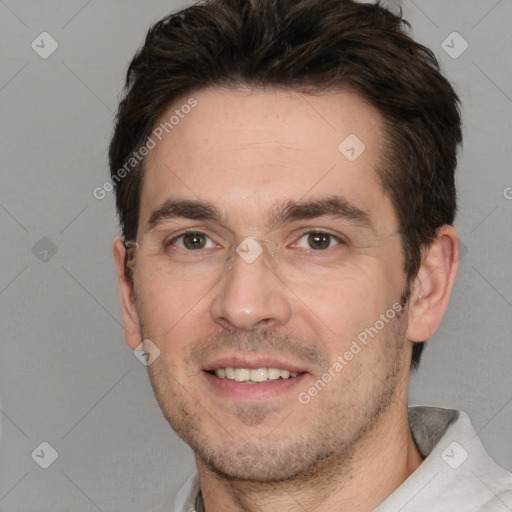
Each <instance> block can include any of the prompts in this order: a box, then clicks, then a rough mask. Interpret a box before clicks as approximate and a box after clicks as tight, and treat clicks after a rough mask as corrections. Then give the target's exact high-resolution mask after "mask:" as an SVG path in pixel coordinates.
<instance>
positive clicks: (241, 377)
mask: <svg viewBox="0 0 512 512" xmlns="http://www.w3.org/2000/svg"><path fill="white" fill-rule="evenodd" d="M208 373H209V374H210V375H215V376H216V377H218V378H219V379H228V380H233V381H235V382H246V383H249V384H256V383H262V382H270V381H274V380H278V379H284V380H288V379H293V378H295V377H298V376H299V375H302V373H299V372H290V371H289V370H281V369H279V368H255V369H248V368H230V367H228V368H217V369H216V370H211V371H209V372H208Z"/></svg>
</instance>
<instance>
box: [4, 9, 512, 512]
mask: <svg viewBox="0 0 512 512" xmlns="http://www.w3.org/2000/svg"><path fill="white" fill-rule="evenodd" d="M188 3H190V2H177V1H164V0H146V1H144V2H140V1H137V0H124V1H119V0H116V1H109V2H104V1H103V2H101V1H99V0H91V1H89V2H86V1H84V0H67V1H65V2H64V1H60V2H59V1H44V2H43V1H35V0H33V1H14V0H0V20H1V21H0V40H1V46H0V48H1V70H0V112H1V114H2V115H1V117H0V130H1V141H2V157H1V173H2V174H1V176H2V178H1V187H0V229H1V234H2V236H1V243H0V258H1V266H0V311H1V319H2V320H1V322H2V323H1V333H2V357H1V359H0V407H1V413H0V429H1V430H0V509H1V510H3V511H5V512H10V511H13V512H14V511H23V512H32V511H38V512H44V511H52V512H59V511H69V510H73V511H75V512H82V511H83V512H89V511H91V512H92V511H98V510H100V511H103V512H110V511H118V512H120V511H124V512H130V511H148V510H152V509H153V508H154V507H157V506H158V505H159V504H161V503H163V502H165V501H166V500H170V499H172V497H173V495H174V493H175V492H176V490H177V489H178V488H179V487H180V486H181V485H182V483H183V482H184V481H185V479H186V477H187V476H188V475H189V474H190V473H191V472H192V470H193V467H194V464H193V459H192V456H191V454H190V452H189V450H188V448H187V447H186V446H185V445H184V444H183V443H182V442H181V441H179V440H178V439H177V438H176V436H175V435H174V433H173V432H172V431H171V429H170V427H169V426H168V424H167V423H166V421H165V420H164V419H163V416H162V414H161V413H160V410H159V409H158V406H157V405H156V402H155V400H154V398H153V393H152V390H151V387H150V384H149V380H148V378H147V374H146V369H145V367H144V366H143V365H142V364H141V363H140V362H139V361H138V360H137V359H136V358H135V357H134V355H133V353H132V352H131V351H130V350H129V349H128V348H127V347H126V345H125V344H124V338H123V330H122V324H121V315H120V306H119V298H118V291H117V283H116V280H115V276H114V267H113V263H112V256H111V243H112V240H113V238H114V237H115V236H116V235H117V233H118V228H117V221H116V218H115V212H114V203H113V198H112V195H111V194H108V195H107V197H106V198H105V199H103V200H97V199H95V198H94V197H93V194H92V191H93V189H94V188H95V187H98V186H101V185H102V184H103V183H104V181H105V180H106V179H107V175H108V171H107V165H106V149H107V146H108V142H109V136H110V133H111V129H112V120H113V112H114V111H115V109H116V106H117V101H118V98H119V94H120V91H121V87H122V83H123V79H124V73H125V70H126V67H127V65H128V62H129V60H130V59H131V57H132V56H133V53H134V52H135V50H136V48H137V47H139V46H140V45H141V44H142V42H143V38H144V36H145V34H146V31H147V29H148V27H149V25H150V24H151V23H153V22H155V21H157V20H158V19H159V18H161V17H162V16H164V15H166V14H168V13H169V12H170V11H171V10H174V9H176V8H178V7H181V6H184V5H186V4H188ZM404 10H405V17H406V19H408V20H409V21H410V22H411V23H412V25H413V34H414V36H415V37H416V38H417V39H418V40H419V41H421V42H423V43H425V44H426V45H428V46H429V47H431V48H433V49H434V51H435V52H436V54H437V55H438V57H439V59H440V61H441V63H442V67H443V69H444V71H445V72H446V74H447V75H448V77H449V78H450V79H451V80H452V81H453V82H454V84H455V87H456V89H457V91H458V92H459V93H460V95H461V97H462V100H463V104H464V113H463V115H464V123H465V128H464V133H465V143H464V150H463V153H462V155H461V158H460V164H459V168H458V175H457V182H458V190H459V203H460V209H459V214H458V218H457V222H456V227H457V229H458V231H459V233H460V237H461V240H462V243H463V247H464V255H463V257H462V260H461V268H460V271H459V275H458V278H457V281H456V284H455V289H454V292H453V297H452V301H451V303H450V306H449V308H448V312H447V314H446V316H445V319H444V320H443V323H442V325H441V327H440V329H439V331H438V332H437V334H436V336H435V337H434V338H432V340H431V341H430V342H429V344H428V348H427V350H426V352H425V353H424V358H423V362H422V364H421V368H420V370H419V373H418V374H417V375H416V376H415V377H414V378H413V380H412V383H411V400H410V402H411V403H412V404H435V405H439V406H444V407H450V408H458V409H463V410H465V411H466V412H467V413H468V414H469V416H470V417H471V419H472V421H473V424H474V426H475V429H476V430H477V431H478V433H479V436H480V438H481V439H482V442H483V444H484V445H485V447H486V448H487V450H488V451H489V453H490V454H491V455H492V457H493V458H494V459H495V460H496V461H497V462H498V463H499V464H500V465H502V466H504V467H505V468H507V469H509V470H512V375H511V372H510V361H511V356H512V336H511V331H512V286H511V285H512V268H511V259H512V258H511V255H512V240H511V234H512V229H511V228H512V200H511V199H507V197H506V196H508V197H509V198H510V197H511V196H512V189H510V188H507V187H512V172H511V165H510V163H511V143H510V142H511V141H510V133H511V111H512V100H511V97H512V74H511V72H510V62H509V58H510V57H509V56H510V49H511V47H512V44H511V43H512V40H511V31H510V29H509V26H510V20H511V19H512V1H511V0H500V1H497V0H479V1H467V0H464V1H463V0H458V1H451V2H446V1H442V0H430V1H426V0H414V1H406V2H405V3H404ZM43 31H47V32H49V33H50V34H51V36H52V37H53V38H54V39H55V40H56V41H57V42H58V45H59V46H58V49H57V50H56V51H55V52H54V53H53V54H52V55H51V56H49V57H48V58H46V59H43V58H41V57H40V56H39V55H38V54H37V53H36V52H35V51H34V50H33V49H32V48H31V43H32V41H34V40H36V42H37V41H40V38H38V36H39V34H41V33H42V32H43ZM453 31H457V32H458V33H460V34H461V36H462V37H463V38H464V39H465V40H466V41H467V43H468V44H469V47H468V48H467V50H466V51H465V52H464V53H462V54H461V55H460V56H458V57H457V58H453V56H450V55H448V53H447V52H446V51H445V50H444V49H443V48H442V46H441V45H442V42H443V41H444V40H445V39H446V38H447V36H449V35H450V34H451V33H452V32H453ZM447 44H448V45H449V46H452V47H453V48H452V49H451V50H450V51H451V52H452V54H453V53H454V52H455V53H457V52H458V51H460V49H461V48H462V46H461V44H463V42H462V41H461V40H459V39H457V38H455V39H453V36H452V37H451V38H448V40H447V43H445V45H447ZM45 48H46V49H48V48H49V45H48V40H47V42H46V43H45ZM507 68H508V69H507ZM507 191H508V192H507ZM44 237H46V239H45V238H44ZM42 238H43V240H42V241H41V239H42ZM47 239H49V240H50V241H51V243H50V242H49V241H48V240H47ZM52 244H53V245H52ZM55 250H56V251H57V252H56V253H55V254H53V252H55ZM45 251H46V252H45ZM43 441H46V442H48V443H50V445H51V446H52V447H54V449H55V450H56V451H57V452H58V458H57V460H56V461H55V462H54V463H53V464H52V465H51V466H50V467H49V468H48V469H42V468H41V467H39V465H38V464H36V460H39V461H41V460H42V459H43V457H42V456H40V457H39V459H38V458H37V456H34V458H33V457H31V453H32V452H33V451H34V450H35V449H36V448H37V447H38V446H39V445H40V443H41V442H43ZM37 453H39V454H40V455H41V452H40V449H39V451H37V450H36V454H37ZM48 456H49V452H48V450H46V453H45V457H48ZM169 510H170V509H169Z"/></svg>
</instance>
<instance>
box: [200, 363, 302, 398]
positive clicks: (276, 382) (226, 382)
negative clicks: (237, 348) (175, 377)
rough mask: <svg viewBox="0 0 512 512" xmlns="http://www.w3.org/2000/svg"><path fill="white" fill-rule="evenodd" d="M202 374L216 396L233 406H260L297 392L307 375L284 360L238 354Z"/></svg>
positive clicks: (215, 364)
mask: <svg viewBox="0 0 512 512" xmlns="http://www.w3.org/2000/svg"><path fill="white" fill-rule="evenodd" d="M202 374H203V376H204V378H205V380H206V383H207V384H208V388H209V389H210V391H211V392H213V393H214V394H215V395H216V396H221V397H223V398H224V399H226V398H227V399H229V400H230V401H235V402H244V403H261V402H269V401H272V400H274V399H277V398H279V397H284V396H286V395H289V394H290V393H292V392H293V391H294V390H295V391H296V388H297V386H298V385H299V382H301V381H303V379H304V378H306V376H307V375H308V372H307V370H305V368H304V367H300V366H295V365H293V364H291V363H288V362H285V361H284V360H278V359H274V358H270V357H266V356H262V355H260V354H254V353H253V354H249V353H245V354H240V353H239V354H237V355H235V356H232V357H229V356H227V357H223V358H220V359H217V360H216V361H212V362H211V363H210V364H208V365H207V366H205V367H204V368H203V371H202Z"/></svg>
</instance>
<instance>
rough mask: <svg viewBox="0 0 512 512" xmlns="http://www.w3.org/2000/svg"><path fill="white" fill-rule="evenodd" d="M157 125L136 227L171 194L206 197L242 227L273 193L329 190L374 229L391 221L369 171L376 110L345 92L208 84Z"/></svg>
mask: <svg viewBox="0 0 512 512" xmlns="http://www.w3.org/2000/svg"><path fill="white" fill-rule="evenodd" d="M190 104H193V105H195V106H194V107H193V108H184V107H183V106H184V105H190ZM171 118H172V119H171ZM165 123H167V124H165ZM158 127H160V130H159V132H162V133H160V134H159V136H155V133H157V134H158V133H159V132H155V130H154V131H153V134H152V138H153V139H154V141H155V143H156V145H155V147H154V148H153V149H151V151H150V153H149V154H148V156H147V158H146V162H145V175H144V180H143V185H142V193H141V211H140V218H139V228H140V226H141V225H143V224H144V223H145V222H147V220H148V219H149V218H150V216H151V214H152V212H154V211H155V210H156V209H158V207H159V206H161V205H162V204H163V203H165V202H166V201H168V200H169V199H173V200H174V199H180V200H181V199H194V200H204V201H208V202H210V203H212V204H215V205H216V207H217V209H218V210H219V212H221V215H222V216H223V217H224V218H225V219H226V220H227V222H231V223H233V226H234V227H242V226H244V228H247V227H252V226H253V225H256V224H257V223H258V221H259V219H260V218H261V217H262V216H263V214H264V212H265V211H268V210H270V209H272V208H273V207H275V205H276V204H278V203H282V202H284V201H300V200H305V199H321V198H324V197H327V196H332V195H341V196H343V197H345V198H347V199H348V200H350V201H351V202H352V203H354V204H355V205H357V206H358V207H360V208H361V209H364V210H367V211H369V212H370V214H371V215H372V216H373V217H374V221H375V223H376V224H377V225H376V227H377V229H378V230H380V231H382V232H385V231H390V230H391V229H393V228H395V227H396V224H397V223H396V219H395V214H394V210H393V208H392V205H391V203H390V201H389V199H388V198H387V197H386V196H385V195H384V193H383V190H382V188H381V186H380V182H379V180H378V175H377V167H378V165H379V164H380V162H381V151H382V140H383V131H382V130H383V123H382V117H381V115H380V114H379V112H378V111H377V110H376V109H374V108H373V107H371V106H370V105H368V104H367V103H366V102H365V101H364V100H363V99H362V98H361V97H360V96H359V95H357V94H355V93H353V92H347V91H336V92H329V93H323V94H317V95H313V94H302V93H297V92H293V91H290V90H283V89H266V90H263V89H237V90H234V89H221V88H208V89H205V90H202V91H199V92H196V93H194V94H191V95H190V96H184V97H182V98H180V99H179V100H177V101H175V102H174V103H173V104H172V105H171V106H170V107H169V108H168V109H167V110H166V111H165V112H164V113H163V114H162V116H161V117H160V119H159V120H158V121H157V123H156V124H155V128H156V129H158ZM162 128H163V129H162ZM159 139H161V140H159Z"/></svg>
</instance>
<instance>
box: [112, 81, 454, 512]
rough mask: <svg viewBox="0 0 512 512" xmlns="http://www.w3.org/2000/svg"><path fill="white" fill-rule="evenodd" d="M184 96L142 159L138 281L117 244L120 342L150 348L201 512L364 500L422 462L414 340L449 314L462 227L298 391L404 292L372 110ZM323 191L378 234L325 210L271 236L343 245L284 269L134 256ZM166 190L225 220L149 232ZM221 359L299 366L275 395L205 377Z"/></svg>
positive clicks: (229, 238) (327, 102) (276, 94)
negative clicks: (167, 128) (344, 360)
mask: <svg viewBox="0 0 512 512" xmlns="http://www.w3.org/2000/svg"><path fill="white" fill-rule="evenodd" d="M193 96H194V98H195V99H196V100H197V107H195V108H194V110H193V111H192V112H191V113H190V114H189V115H188V116H187V117H186V118H185V119H183V120H182V121H181V122H180V124H179V125H177V126H176V127H175V128H174V129H173V130H172V132H170V133H169V134H168V135H167V136H166V137H164V138H163V139H162V141H161V142H159V143H158V145H157V146H156V147H155V148H154V149H152V150H151V152H150V154H149V155H148V157H147V161H146V174H145V177H144V181H143V188H142V195H141V209H140V218H139V229H138V234H137V242H138V243H139V245H140V253H137V256H138V258H139V259H137V258H136V265H135V267H134V289H133V288H132V286H131V283H130V282H129V281H128V280H127V279H126V277H125V274H124V259H125V249H124V247H123V245H122V241H121V239H117V240H116V241H115V243H114V257H115V262H116V269H117V274H118V279H119V285H120V290H121V302H122V311H123V318H124V324H125V335H126V341H127V344H128V346H129V347H130V348H131V349H135V348H136V347H137V346H138V345H139V344H140V343H141V341H142V339H145V338H148V339H150V340H151V341H152V342H153V343H154V344H155V345H156V346H157V347H158V348H159V350H160V355H159V356H158V357H157V358H156V359H155V361H154V362H153V363H152V364H151V365H150V366H149V367H148V369H149V373H150V378H151V382H152V385H153V388H154V391H155V395H156V397H157V399H158V401H159V404H160V407H161V409H162V411H163V413H164V415H165V416H166V418H167V419H168V421H169V422H170V424H171V425H172V427H173V428H174V429H175V430H176V431H177V433H178V434H179V435H180V436H181V437H182V438H183V439H184V440H185V441H186V442H187V443H188V444H189V445H190V446H191V447H192V448H193V450H194V452H195V454H196V463H197V468H198V473H199V478H200V485H201V490H202V494H203V498H204V504H205V509H206V511H208V512H210V511H216V510H222V511H227V512H235V511H260V510H279V511H304V510H320V509H321V510H326V511H335V510H336V511H344V510H346V511H348V510H350V511H363V510H371V509H373V508H375V507H376V506H377V505H378V504H379V503H381V502H382V501H383V500H384V499H385V498H386V497H387V496H388V495H389V494H391V493H392V492H393V491H394V490H395V489H396V488H397V487H398V486H399V485H400V484H401V483H402V482H403V481H404V480H405V479H406V478H407V477H408V476H409V475H410V474H411V473H412V472H414V471H415V470H416V469H417V468H418V466H419V465H420V464H421V462H422V460H423V458H422V456H421V454H420V453H419V451H418V449H417V448H416V445H415V443H414V440H413V438H412V436H411V433H410V430H409V425H408V418H407V396H408V385H409V378H410V359H411V350H412V345H413V343H412V342H421V341H423V340H425V339H427V338H429V337H430V336H431V335H432V334H433V333H434V332H435V331H436V329H437V327H438V325H439V323H440V321H441V318H442V316H443V314H444V312H445V309H446V306H447V303H448V300H449V296H450V293H451V289H452V285H453V282H454V279H455V275H456V272H457V268H458V255H459V252H458V250H459V246H458V239H457V234H456V232H455V230H454V229H453V227H451V226H443V227H441V228H440V229H439V230H438V233H437V237H436V238H435V240H434V241H433V243H432V244H431V246H430V247H429V248H428V249H427V250H425V251H424V254H423V260H422V266H421V268H420V270H419V272H418V275H417V276H416V278H415V280H414V282H412V283H410V284H411V293H410V296H409V300H408V302H407V304H406V305H405V308H404V310H403V311H402V312H401V314H400V315H398V316H396V317H395V318H393V320H391V321H389V322H388V323H386V324H385V326H384V328H382V329H380V330H379V332H378V334H377V335H376V336H375V337H373V338H371V340H370V341H369V342H368V344H367V345H366V346H365V347H364V348H363V349H362V350H361V351H360V352H359V353H357V354H356V355H354V357H353V359H351V360H350V361H348V364H346V366H344V367H343V369H342V370H341V371H339V372H334V373H333V374H334V375H335V376H334V377H333V378H332V379H331V380H330V382H328V384H327V385H326V386H325V387H323V388H322V389H321V391H319V392H318V393H317V394H316V396H314V397H313V398H312V399H311V400H310V401H309V403H307V404H303V403H301V402H300V401H299V400H298V399H297V397H298V394H299V393H300V392H303V391H307V390H308V389H309V388H310V387H311V386H313V385H314V383H315V382H316V381H318V379H319V378H322V375H324V374H325V372H327V371H328V369H329V368H332V365H333V364H334V362H335V361H336V360H337V357H338V356H340V355H343V354H345V352H346V351H347V350H349V349H350V346H351V343H352V342H353V341H354V340H356V339H357V335H358V334H359V333H361V332H362V331H364V329H365V328H368V327H370V326H373V325H375V323H376V320H378V319H379V318H380V315H381V314H383V313H385V312H386V311H387V310H389V309H390V308H391V307H392V305H393V304H396V303H397V301H399V299H400V297H401V295H402V292H403V291H404V290H405V289H406V288H407V283H406V282H405V274H404V272H403V253H402V247H401V243H400V238H399V237H398V236H393V233H396V232H397V229H398V219H397V217H396V214H395V211H394V209H393V206H392V203H391V201H390V200H389V198H388V197H387V196H386V195H385V194H384V192H383V190H382V187H381V185H380V183H379V180H378V176H377V169H378V166H379V165H380V163H381V161H382V155H381V152H382V147H381V141H382V140H383V132H382V117H381V115H380V114H379V112H378V111H376V110H375V109H374V108H372V107H371V106H369V105H368V104H366V103H365V102H364V101H363V100H362V98H361V97H359V96H358V95H357V94H355V93H352V92H348V91H336V92H329V93H324V94H322V95H310V94H308V95H305V94H298V93H295V92H291V91H289V90H277V89H267V90H265V91H263V90H260V89H237V90H233V89H220V88H209V89H205V90H202V91H199V92H197V93H196V94H194V95H193ZM186 99H187V98H184V99H180V100H179V101H176V102H174V103H173V105H171V106H170V107H169V110H168V112H167V111H166V112H165V113H164V114H163V115H162V120H165V119H166V118H168V116H169V115H170V113H172V111H173V110H174V109H175V108H177V107H179V105H181V104H183V103H185V101H186ZM349 134H356V135H357V137H358V138H359V139H360V140H361V141H363V142H364V144H365V147H366V149H365V151H364V152H363V153H362V154H361V155H360V156H359V157H358V158H357V159H356V160H354V161H352V162H351V161H349V160H348V159H347V158H346V157H345V156H344V155H343V154H342V153H341V152H340V151H339V150H338V145H339V144H340V142H341V141H342V140H344V139H345V137H347V135H349ZM333 195H342V196H343V197H345V198H346V199H347V200H349V201H350V202H351V203H352V204H354V205H357V207H358V208H360V209H362V210H365V211H366V212H367V213H368V216H369V218H370V220H371V222H372V225H373V231H371V236H370V234H369V233H370V232H369V231H365V230H364V229H363V228H361V227H360V226H355V225H353V224H351V223H350V222H347V221H346V220H342V221H340V219H334V218H332V217H329V216H322V217H318V218H314V219H307V220H298V221H295V222H293V223H285V224H283V225H282V226H281V227H280V230H279V231H278V232H273V233H271V236H272V237H273V238H275V239H276V240H278V241H279V243H280V244H281V247H282V248H284V249H282V250H283V251H284V252H283V253H282V254H297V251H300V250H303V245H300V244H297V243H296V242H297V240H298V239H300V240H302V242H301V244H302V243H303V242H304V240H306V238H307V237H306V238H300V236H301V234H302V233H303V232H307V231H308V230H311V229H315V230H320V229H321V230H323V231H326V232H328V233H333V234H336V233H342V234H343V235H345V236H348V238H349V239H350V243H349V245H348V246H339V245H334V247H331V246H330V247H329V248H328V249H326V251H331V253H329V254H331V255H332V258H333V261H335V263H333V264H331V265H318V266H316V267H314V268H313V267H312V268H311V269H310V270H311V272H309V273H306V274H305V273H300V272H295V273H293V272H289V273H286V272H285V273H284V274H283V273H282V269H283V268H285V267H282V266H279V265H277V266H276V265H275V264H274V262H273V260H272V258H271V257H270V255H269V254H267V253H266V252H264V253H263V256H261V257H259V258H258V259H256V260H255V261H254V262H252V263H247V262H246V261H245V260H244V259H243V258H241V257H240V256H239V255H237V254H236V253H235V255H234V257H233V259H232V260H231V265H230V266H226V267H223V269H221V270H222V271H221V272H217V273H215V272H212V271H201V272H200V271H198V272H197V273H195V274H194V276H195V278H193V279H191V278H190V276H187V275H186V272H179V273H177V274H176V275H173V277H172V279H171V280H170V279H169V274H168V273H166V271H165V270H163V269H162V267H161V266H155V265H154V264H153V265H149V266H148V265H146V266H144V265H143V264H144V262H145V263H146V264H147V262H148V261H153V263H155V262H157V261H159V262H161V261H164V260H162V259H159V258H161V247H162V243H163V241H164V238H165V237H168V235H169V234H172V233H176V232H177V231H178V230H179V229H181V228H183V227H191V228H194V229H197V230H198V231H201V232H206V233H208V234H209V235H210V236H211V238H212V239H213V240H214V242H215V243H214V245H213V246H212V254H220V252H222V251H224V250H225V248H226V247H228V246H230V247H235V246H236V245H237V244H239V243H240V242H242V241H243V240H244V239H245V238H246V237H248V236H251V237H255V238H256V239H258V240H264V239H266V238H268V237H269V231H271V226H270V225H269V222H268V221H269V215H270V213H271V212H272V211H273V208H275V205H276V204H280V203H282V202H283V201H291V202H296V201H306V200H314V199H321V198H326V197H332V196H333ZM168 199H187V200H198V199H200V200H203V201H208V202H209V203H211V204H212V205H214V206H215V208H216V209H217V210H218V211H219V214H220V217H221V218H220V221H219V222H215V223H211V222H206V221H203V220H189V219H171V220H168V221H166V223H165V225H162V226H160V227H159V228H157V229H156V230H155V231H154V232H152V233H148V232H147V231H146V227H147V224H148V221H149V218H150V216H151V214H152V212H154V211H155V210H157V209H158V208H159V207H160V206H161V205H162V204H163V203H164V202H165V201H166V200H168ZM389 235H391V236H389ZM369 240H370V241H371V243H369V242H368V241H369ZM144 251H146V252H144ZM159 251H160V252H159ZM215 251H217V252H215ZM335 251H338V252H335ZM144 254H145V255H146V260H144V259H143V255H144ZM173 254H174V253H173ZM316 254H317V253H315V255H314V256H315V257H316ZM148 255H149V256H148ZM150 258H153V259H150ZM148 268H149V269H153V270H151V271H147V269H148ZM155 268H157V270H156V271H154V269H155ZM180 268H185V267H180ZM305 275H307V276H308V277H304V276H305ZM225 355H228V356H229V357H231V356H233V355H237V356H246V355H249V356H255V357H259V356H267V357H269V356H270V357H272V358H276V359H278V360H280V361H288V362H290V364H294V365H295V366H296V367H298V368H300V370H301V371H302V372H303V374H302V375H301V376H300V381H297V382H298V383H297V384H295V383H292V386H291V387H290V388H289V389H288V390H287V391H285V392H281V393H278V394H277V395H276V396H273V397H271V398H268V399H259V400H252V401H251V400H246V399H244V398H240V397H235V396H232V395H230V396H226V395H223V394H222V393H219V391H218V389H217V388H215V386H212V385H211V384H210V382H209V381H208V379H207V378H205V372H204V369H205V365H207V364H208V363H210V362H211V361H212V360H215V358H218V357H219V356H225ZM331 372H332V370H331ZM238 386H248V385H247V384H238ZM256 386H259V384H257V385H256Z"/></svg>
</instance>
